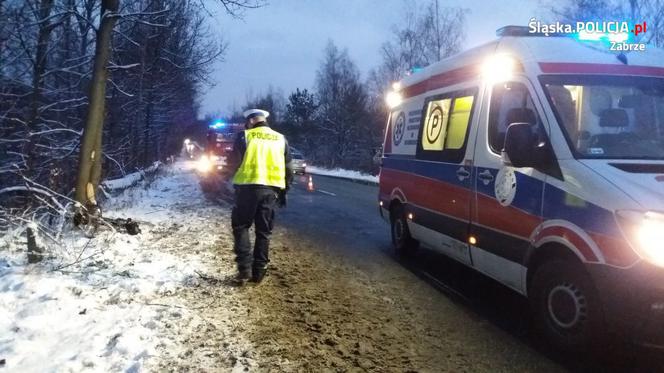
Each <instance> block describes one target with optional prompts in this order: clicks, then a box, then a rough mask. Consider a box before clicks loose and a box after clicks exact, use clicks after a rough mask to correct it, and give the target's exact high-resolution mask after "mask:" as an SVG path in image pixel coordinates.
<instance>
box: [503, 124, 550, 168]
mask: <svg viewBox="0 0 664 373" xmlns="http://www.w3.org/2000/svg"><path fill="white" fill-rule="evenodd" d="M533 127H534V126H533V125H532V124H530V123H512V124H510V125H509V127H507V133H506V134H505V146H504V147H503V151H502V153H501V156H502V160H503V164H504V165H506V166H512V167H517V168H519V167H537V166H538V165H539V163H540V162H539V159H540V158H541V157H540V155H541V154H540V153H541V152H540V151H539V150H540V148H541V147H542V144H539V140H538V136H537V135H536V134H535V133H533Z"/></svg>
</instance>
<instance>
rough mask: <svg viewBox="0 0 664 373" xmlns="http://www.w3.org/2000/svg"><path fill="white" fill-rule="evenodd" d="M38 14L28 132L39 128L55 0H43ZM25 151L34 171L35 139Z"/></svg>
mask: <svg viewBox="0 0 664 373" xmlns="http://www.w3.org/2000/svg"><path fill="white" fill-rule="evenodd" d="M38 9H39V10H38V12H37V16H38V17H39V19H38V20H37V22H38V23H39V32H38V35H37V49H36V51H35V59H34V61H33V64H32V97H31V99H30V117H29V118H28V134H29V133H30V132H35V131H36V130H37V121H38V119H39V104H40V102H41V96H42V86H43V85H44V78H43V76H44V72H45V71H46V51H47V49H48V40H49V38H50V36H51V31H53V26H52V25H51V22H50V21H49V20H48V17H49V16H50V15H51V10H52V9H53V0H42V1H41V2H40V3H39V5H38ZM23 153H24V154H25V155H26V158H27V164H26V166H27V168H28V172H32V168H33V167H32V166H33V163H34V162H33V158H34V154H33V153H34V139H33V138H32V137H31V136H29V137H28V141H27V142H26V144H25V148H24V150H23Z"/></svg>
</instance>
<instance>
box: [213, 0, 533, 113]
mask: <svg viewBox="0 0 664 373" xmlns="http://www.w3.org/2000/svg"><path fill="white" fill-rule="evenodd" d="M207 1H208V3H209V2H213V1H214V0H207ZM269 1H270V3H269V4H268V5H267V6H265V7H263V8H260V9H253V10H248V11H247V12H246V13H245V15H244V17H243V19H241V20H238V19H233V18H232V17H230V16H228V15H225V14H224V12H223V11H222V10H221V9H220V8H219V6H218V5H211V6H210V7H209V8H210V10H211V11H212V12H213V13H214V17H213V18H212V31H213V33H214V34H215V36H219V37H221V38H223V40H225V41H226V42H227V43H228V49H227V51H226V55H225V61H224V62H219V63H217V64H216V65H215V72H214V74H213V76H212V79H213V81H214V82H215V83H216V85H215V86H214V87H212V88H205V90H204V92H203V95H202V97H201V103H202V110H201V111H202V113H201V114H205V113H214V112H219V111H220V112H222V113H224V114H225V113H228V112H229V110H230V109H232V108H233V107H237V108H240V107H241V106H242V105H243V104H244V102H245V101H246V98H247V97H248V96H255V95H257V94H259V93H261V92H265V91H266V90H267V88H268V87H269V86H270V85H271V86H273V87H274V88H277V89H281V90H282V91H283V92H284V94H285V95H288V94H289V93H290V92H291V91H293V90H295V88H312V87H313V85H314V80H315V76H316V70H317V69H318V66H319V64H320V62H321V59H322V54H323V48H324V47H325V45H326V43H327V40H329V39H331V40H332V41H333V42H334V43H335V44H336V45H337V46H338V47H339V48H348V53H349V55H350V57H351V59H352V60H353V61H354V62H355V63H356V64H357V66H358V67H359V69H360V72H361V73H362V78H363V79H364V78H366V76H367V72H368V71H369V70H370V69H372V68H374V67H375V66H377V65H379V64H380V62H381V61H380V58H381V57H380V46H381V44H382V43H384V42H385V41H387V40H389V39H390V38H391V36H392V35H391V29H392V25H395V24H399V23H400V21H401V20H402V19H403V10H404V9H405V6H406V4H407V3H408V2H406V1H404V0H269ZM409 3H411V4H414V3H417V4H418V6H422V4H424V3H426V1H418V2H415V1H409ZM440 6H441V7H442V6H461V7H464V8H467V9H469V10H470V13H469V15H468V19H467V27H466V31H467V37H466V47H473V46H476V45H479V44H481V43H484V42H487V41H490V40H492V39H494V38H495V31H496V29H498V28H500V27H502V26H504V25H508V24H519V25H526V24H527V23H528V21H529V20H530V18H531V17H539V16H541V15H542V13H543V12H542V11H541V10H539V6H540V1H539V0H527V1H524V0H502V1H495V0H484V1H473V0H471V1H468V0H465V1H464V0H449V1H444V0H441V1H440Z"/></svg>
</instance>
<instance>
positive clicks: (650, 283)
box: [588, 262, 664, 347]
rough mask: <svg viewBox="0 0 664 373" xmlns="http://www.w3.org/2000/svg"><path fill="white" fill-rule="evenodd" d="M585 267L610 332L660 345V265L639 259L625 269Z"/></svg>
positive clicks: (663, 273) (663, 295)
mask: <svg viewBox="0 0 664 373" xmlns="http://www.w3.org/2000/svg"><path fill="white" fill-rule="evenodd" d="M588 270H589V272H590V275H591V276H592V278H593V280H594V283H595V285H596V287H597V290H598V292H599V296H600V299H601V300H602V303H603V306H604V314H605V315H604V316H605V318H606V322H607V324H608V326H609V327H610V328H611V329H612V331H615V332H618V333H621V334H625V335H627V336H628V337H630V338H632V339H633V340H634V341H635V342H636V343H639V344H643V345H648V346H652V347H664V268H660V267H657V266H655V265H652V264H649V263H646V262H639V263H637V264H636V265H634V266H633V267H631V268H628V269H623V268H616V267H611V266H607V265H589V266H588Z"/></svg>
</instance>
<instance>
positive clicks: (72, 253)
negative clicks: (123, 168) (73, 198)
mask: <svg viewBox="0 0 664 373" xmlns="http://www.w3.org/2000/svg"><path fill="white" fill-rule="evenodd" d="M195 178H196V176H195V175H194V174H193V173H192V172H191V166H190V165H189V164H187V163H176V164H175V165H173V166H171V167H169V168H166V175H164V176H162V177H160V178H158V179H157V180H155V181H154V182H153V183H152V184H151V185H150V186H149V187H147V188H144V187H142V186H141V185H140V184H139V185H138V186H137V187H134V188H130V189H127V190H125V191H124V192H123V193H122V194H121V195H120V196H118V197H116V198H113V199H112V200H110V201H108V203H107V204H106V205H105V206H104V212H105V216H107V217H124V218H127V217H129V218H132V219H133V220H136V221H138V222H139V223H140V227H141V230H142V233H141V234H139V235H137V236H129V235H126V234H121V233H113V232H111V231H109V230H104V231H102V232H100V233H98V234H97V236H96V237H95V238H94V239H92V240H90V239H88V238H85V237H83V236H82V235H78V234H75V233H72V234H70V235H69V236H68V237H66V242H67V243H68V245H67V247H66V248H64V249H63V253H61V255H58V256H54V257H51V258H49V259H47V260H46V261H45V262H43V263H40V264H37V265H33V264H27V260H26V255H25V251H24V247H25V243H24V241H25V238H22V237H15V236H13V235H11V234H10V235H6V236H4V237H1V238H0V372H2V371H3V370H5V369H6V370H7V371H21V372H43V371H130V372H137V371H141V370H145V369H146V367H147V369H148V370H149V369H150V367H151V366H157V365H159V364H163V363H162V361H164V360H173V359H181V358H188V359H192V360H195V361H197V363H196V365H198V366H199V367H201V366H206V361H204V359H205V356H207V355H205V351H204V349H196V351H192V350H191V348H190V347H191V346H186V345H183V344H182V343H181V342H182V341H181V340H180V338H181V337H182V336H183V335H191V334H192V333H196V332H197V331H199V330H200V329H201V328H209V325H208V324H209V322H208V321H207V320H205V319H203V318H202V317H201V316H200V315H199V313H198V312H197V310H196V309H192V308H189V307H188V306H187V304H188V302H187V300H186V299H185V298H184V297H185V296H188V295H189V294H191V293H196V292H201V290H200V289H201V288H205V287H206V286H208V285H209V284H208V282H210V281H216V279H218V278H224V276H226V277H229V276H231V275H232V272H233V266H232V265H231V264H229V263H227V264H228V265H225V266H223V268H220V266H219V261H220V260H219V259H220V258H219V257H218V254H219V251H220V250H219V249H217V246H221V247H223V249H226V250H225V251H229V250H227V249H228V247H230V246H229V242H228V240H229V239H230V237H229V235H228V233H227V232H226V231H228V230H229V229H228V226H227V224H225V222H226V221H227V220H228V216H229V213H228V211H227V210H226V209H224V208H222V207H219V206H217V205H213V204H211V203H209V202H208V201H206V200H205V199H204V197H203V196H202V194H201V192H200V190H199V188H198V183H197V181H196V179H195ZM220 240H221V242H220ZM21 241H23V242H21ZM231 242H232V241H231ZM227 256H230V253H228V254H227ZM234 290H235V289H231V288H229V289H226V291H224V292H222V294H223V297H222V298H219V297H218V296H217V297H215V299H214V301H215V302H220V303H223V304H225V305H227V306H228V307H219V312H220V315H219V316H220V319H221V320H230V319H231V317H232V316H233V315H232V314H231V312H232V311H233V308H235V309H237V308H238V307H241V299H240V298H238V297H237V296H236V293H237V292H235V291H234ZM214 327H215V328H217V329H219V332H220V333H223V334H232V333H234V330H233V323H232V322H230V321H229V322H228V323H223V322H222V323H219V324H218V325H215V326H214ZM249 349H250V346H249V344H248V342H247V341H246V340H244V339H243V338H242V335H235V336H234V338H233V339H232V340H231V341H229V343H227V344H226V345H225V350H224V351H221V352H217V355H219V353H221V354H222V356H217V355H214V354H213V355H211V356H212V357H214V359H213V360H211V361H209V362H207V363H209V364H212V365H207V366H217V367H218V366H219V365H218V364H219V363H220V362H221V363H225V364H226V366H227V367H228V368H236V369H243V368H245V367H250V366H252V365H253V363H252V361H251V359H250V358H247V357H243V356H242V355H243V354H244V353H245V352H246V351H247V350H249ZM201 354H203V355H201ZM198 355H201V356H198ZM3 361H4V363H3Z"/></svg>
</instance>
